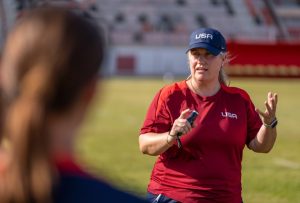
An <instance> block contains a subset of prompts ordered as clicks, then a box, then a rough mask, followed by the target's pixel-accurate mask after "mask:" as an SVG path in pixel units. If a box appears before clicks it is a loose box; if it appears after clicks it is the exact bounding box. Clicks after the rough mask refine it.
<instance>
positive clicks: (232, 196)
mask: <svg viewBox="0 0 300 203" xmlns="http://www.w3.org/2000/svg"><path fill="white" fill-rule="evenodd" d="M187 58H188V64H189V68H190V72H191V75H190V76H189V77H188V78H187V79H186V80H184V81H180V82H176V83H173V84H171V85H167V86H166V87H163V88H162V89H161V90H159V91H158V93H157V94H156V96H155V97H154V99H153V101H152V103H151V105H150V107H149V109H148V113H147V115H146V118H145V121H144V124H143V126H142V128H141V131H140V136H139V146H140V150H141V151H142V152H143V153H144V154H148V155H152V156H157V155H158V159H157V161H156V163H155V165H154V168H153V171H152V175H151V180H150V183H149V185H148V195H147V199H148V200H149V201H150V202H169V203H173V202H184V203H213V202H214V203H215V202H223V203H229V202H230V203H241V202H242V197H241V190H242V186H241V161H242V154H243V149H244V147H245V145H247V147H248V148H249V149H251V150H253V151H254V152H261V153H267V152H269V151H270V150H271V149H272V147H273V145H274V142H275V139H276V124H277V119H276V116H275V113H276V105H277V94H273V93H271V92H270V93H268V95H267V101H266V102H265V107H266V110H265V111H264V112H263V111H260V110H258V109H255V107H254V105H253V103H252V101H251V99H250V97H249V95H248V94H247V93H246V92H245V91H244V90H242V89H240V88H236V87H229V85H228V82H227V79H226V75H225V72H224V68H223V67H224V65H226V63H228V61H229V53H228V52H227V49H226V41H225V39H224V37H223V36H222V34H221V33H220V32H219V31H217V30H215V29H211V28H200V29H197V30H195V31H194V32H193V33H192V34H191V36H190V43H189V47H188V49H187ZM192 110H196V111H197V112H198V113H199V115H198V117H197V118H196V120H195V121H194V124H192V125H190V123H189V122H188V121H187V117H188V115H189V114H190V112H191V111H192ZM259 115H260V116H261V119H260V117H259ZM177 135H182V137H181V138H180V139H181V142H182V147H178V146H177V144H176V143H177V142H176V139H177V138H176V137H177Z"/></svg>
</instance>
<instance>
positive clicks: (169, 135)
mask: <svg viewBox="0 0 300 203" xmlns="http://www.w3.org/2000/svg"><path fill="white" fill-rule="evenodd" d="M169 136H171V137H175V136H174V135H171V134H170V131H169V132H168V135H167V144H168V145H170V146H172V145H173V143H170V142H169V139H168V138H169Z"/></svg>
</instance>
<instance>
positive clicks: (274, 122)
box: [264, 118, 278, 128]
mask: <svg viewBox="0 0 300 203" xmlns="http://www.w3.org/2000/svg"><path fill="white" fill-rule="evenodd" d="M277 124H278V120H277V118H274V120H273V121H272V122H271V124H266V123H264V126H266V127H267V128H275V127H276V125H277Z"/></svg>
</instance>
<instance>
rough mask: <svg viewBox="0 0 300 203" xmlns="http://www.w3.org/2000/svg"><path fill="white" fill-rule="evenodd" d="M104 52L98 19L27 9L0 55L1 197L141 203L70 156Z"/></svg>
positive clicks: (14, 202)
mask: <svg viewBox="0 0 300 203" xmlns="http://www.w3.org/2000/svg"><path fill="white" fill-rule="evenodd" d="M103 55H104V40H103V33H102V31H101V30H99V29H98V26H96V24H95V22H92V20H90V19H85V18H84V17H83V16H82V15H81V14H79V13H78V12H77V13H75V12H74V11H71V10H67V9H64V8H49V7H48V8H46V7H44V8H38V9H33V10H31V11H28V12H27V13H26V14H24V15H23V16H22V17H21V18H20V19H19V21H18V22H17V24H16V26H15V28H14V29H13V30H12V32H11V33H10V34H9V36H8V39H7V42H6V46H5V49H4V52H3V56H2V63H1V72H0V73H1V74H0V75H1V80H0V81H1V88H2V92H1V93H2V103H3V106H2V108H3V109H4V110H3V111H5V112H3V115H4V121H3V132H2V133H1V135H2V142H1V154H0V155H1V157H0V159H1V165H0V202H1V203H8V202H9V203H29V202H30V203H47V202H55V203H58V202H59V203H60V202H61V203H66V202H72V203H83V202H84V203H87V202H88V203H92V202H97V203H99V202H130V203H132V202H137V203H138V202H144V201H142V200H140V199H139V198H137V197H134V196H132V195H130V194H128V193H126V192H123V191H120V190H118V189H115V188H114V187H112V186H110V185H109V184H108V183H105V182H104V181H101V180H100V179H98V178H97V177H93V176H92V175H91V174H89V173H88V172H86V171H84V170H83V169H82V167H81V166H80V165H79V164H77V163H76V161H75V138H76V134H77V132H78V129H79V127H80V125H81V123H82V121H83V118H84V116H85V114H86V112H87V110H88V107H89V105H90V103H91V100H92V98H93V96H94V95H95V93H96V86H97V81H98V78H99V68H100V65H101V62H102V59H103Z"/></svg>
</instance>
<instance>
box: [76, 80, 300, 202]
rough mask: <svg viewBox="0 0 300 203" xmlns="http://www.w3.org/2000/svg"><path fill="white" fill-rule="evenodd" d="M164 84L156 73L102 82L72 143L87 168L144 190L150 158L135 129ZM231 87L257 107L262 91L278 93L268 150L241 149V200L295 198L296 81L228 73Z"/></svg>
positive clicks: (298, 172)
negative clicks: (75, 142)
mask: <svg viewBox="0 0 300 203" xmlns="http://www.w3.org/2000/svg"><path fill="white" fill-rule="evenodd" d="M166 83H167V82H164V81H163V80H161V79H160V78H156V79H151V78H150V79H149V78H112V79H107V80H105V81H104V82H103V83H102V85H101V87H102V88H100V89H99V90H101V91H100V94H98V95H97V98H96V99H95V100H94V103H93V105H92V108H91V109H90V111H89V114H88V116H87V118H86V120H85V123H84V126H83V128H82V130H81V132H80V134H82V136H80V139H79V140H78V145H77V146H78V151H79V158H80V159H81V160H82V161H83V162H84V163H85V164H86V166H88V167H89V170H91V171H92V172H94V173H96V174H101V177H103V178H105V179H107V180H110V181H111V182H112V183H113V184H114V185H116V186H117V187H120V188H122V189H124V190H127V191H129V192H132V193H135V194H137V195H141V196H143V195H145V192H146V187H147V184H148V181H149V177H150V173H151V170H152V166H153V163H154V161H155V158H156V157H150V156H147V155H142V154H141V153H140V152H139V149H138V135H139V129H140V127H141V125H142V123H143V120H144V117H145V114H146V111H147V108H148V105H149V104H150V102H151V100H152V98H153V96H154V94H155V93H156V92H157V91H158V90H159V89H160V88H161V87H162V86H163V85H165V84H166ZM231 86H238V87H241V88H243V89H245V90H246V91H247V92H248V93H249V94H250V96H251V97H252V100H253V102H254V104H255V105H256V106H257V107H259V108H261V109H263V108H264V104H263V103H264V101H265V100H266V95H267V92H268V91H270V90H271V91H275V92H277V93H278V95H279V103H278V108H277V117H278V120H279V125H278V138H277V142H276V144H275V147H274V148H273V150H272V151H271V152H270V153H269V154H257V153H254V152H252V151H250V150H248V149H247V148H245V151H244V158H243V198H244V202H245V203H291V202H293V203H296V202H300V122H299V118H298V117H299V115H300V108H299V105H300V80H299V79H298V80H297V79H250V78H249V79H238V78H232V79H231Z"/></svg>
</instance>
